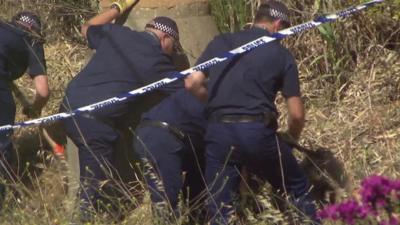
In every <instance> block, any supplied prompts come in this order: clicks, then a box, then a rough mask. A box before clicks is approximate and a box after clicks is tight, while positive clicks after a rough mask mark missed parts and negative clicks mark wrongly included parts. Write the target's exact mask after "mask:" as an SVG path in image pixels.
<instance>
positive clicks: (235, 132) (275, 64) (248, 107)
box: [185, 0, 316, 224]
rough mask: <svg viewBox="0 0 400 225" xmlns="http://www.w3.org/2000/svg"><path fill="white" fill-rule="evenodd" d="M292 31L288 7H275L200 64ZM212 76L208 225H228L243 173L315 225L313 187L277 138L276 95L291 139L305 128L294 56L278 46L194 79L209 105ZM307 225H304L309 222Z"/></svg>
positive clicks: (219, 41) (218, 43)
mask: <svg viewBox="0 0 400 225" xmlns="http://www.w3.org/2000/svg"><path fill="white" fill-rule="evenodd" d="M287 26H289V12H288V9H287V8H286V6H285V5H284V4H283V3H281V2H278V1H275V0H270V1H267V3H266V4H263V5H262V6H260V8H259V9H258V11H257V13H256V16H255V19H254V25H253V27H252V28H250V29H247V30H244V31H239V32H236V33H233V34H222V35H220V36H218V37H216V38H215V39H214V40H213V41H212V42H210V44H209V45H208V47H207V48H206V50H205V51H204V53H203V54H202V56H201V57H200V59H199V62H204V61H205V60H207V59H210V58H212V57H215V56H221V55H223V54H224V53H225V52H227V51H229V50H231V49H233V48H235V47H238V46H240V45H243V44H245V43H247V42H250V41H252V40H255V39H257V38H259V37H262V36H269V35H271V33H273V32H277V31H278V30H280V29H281V28H284V27H287ZM207 76H208V77H209V83H208V84H207V85H208V99H207V106H206V107H207V116H208V121H209V124H208V128H207V132H206V136H205V141H206V180H207V184H208V185H209V190H210V192H211V196H210V198H209V199H208V210H209V213H210V215H211V224H230V223H231V222H232V219H233V218H232V215H234V214H235V213H234V207H233V206H234V199H235V195H237V192H238V187H239V183H240V169H241V168H242V167H243V166H246V167H247V168H248V169H249V171H250V172H251V173H253V174H255V175H258V176H259V177H260V178H263V179H264V180H267V181H268V182H269V183H270V184H271V185H272V186H273V187H274V188H275V189H277V190H279V191H280V192H281V193H283V195H284V196H285V197H288V199H289V200H290V201H291V203H292V204H293V205H294V206H296V207H297V208H298V210H299V212H300V213H299V214H300V217H303V218H304V216H302V215H306V216H307V217H309V218H310V219H311V221H313V222H316V221H315V205H314V203H313V201H312V197H311V196H310V195H309V194H308V192H309V188H310V185H309V182H308V180H307V178H306V176H305V174H304V173H303V171H302V170H301V169H300V167H299V165H298V163H297V161H296V159H295V157H294V156H293V154H292V149H291V148H290V147H289V146H288V145H287V144H285V143H284V142H283V141H282V140H281V139H280V138H279V137H278V136H277V133H276V130H277V121H276V117H277V116H276V115H277V109H276V106H275V104H274V101H275V97H276V94H277V92H278V91H281V93H282V94H283V96H284V97H285V98H286V103H287V109H288V117H289V120H288V132H287V133H288V135H291V136H292V137H294V138H295V139H298V138H299V136H300V133H301V131H302V129H303V126H304V108H303V103H302V101H301V94H300V88H299V78H298V70H297V66H296V63H295V60H294V58H293V56H292V55H291V54H290V52H289V51H288V50H287V49H286V48H284V47H283V46H282V45H281V44H280V43H279V41H273V42H270V43H268V44H265V45H264V46H260V47H258V48H256V49H254V50H252V51H251V52H248V53H246V54H243V55H241V56H238V57H235V58H233V59H231V60H228V61H227V62H224V63H221V64H219V65H216V66H214V67H212V68H210V69H209V70H206V71H204V72H197V73H195V74H192V75H191V76H189V77H188V78H187V79H186V80H185V82H186V86H187V88H188V89H189V90H191V91H192V92H193V93H194V94H195V95H198V97H200V98H204V96H203V95H204V93H206V92H205V91H204V89H205V88H206V87H205V86H204V80H205V78H206V77H207ZM304 220H306V218H304ZM304 223H305V222H304Z"/></svg>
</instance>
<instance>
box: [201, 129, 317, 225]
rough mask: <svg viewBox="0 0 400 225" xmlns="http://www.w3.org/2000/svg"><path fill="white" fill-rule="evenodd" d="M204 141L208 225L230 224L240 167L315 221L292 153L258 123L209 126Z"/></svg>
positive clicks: (269, 130)
mask: <svg viewBox="0 0 400 225" xmlns="http://www.w3.org/2000/svg"><path fill="white" fill-rule="evenodd" d="M205 141H206V180H207V185H208V188H209V190H210V192H211V196H210V197H209V199H208V203H207V207H208V211H209V212H208V213H209V215H210V216H211V224H229V223H230V219H231V216H232V215H233V214H234V207H233V205H234V200H235V197H236V196H237V193H238V191H239V190H238V189H239V184H240V180H241V177H240V169H241V167H242V166H246V168H248V169H249V171H250V173H253V174H255V175H258V176H259V177H260V178H262V179H263V180H267V181H268V182H269V183H270V184H271V185H272V186H273V187H274V188H275V189H277V190H280V192H284V191H286V193H287V194H288V195H289V196H290V197H291V198H290V199H291V201H292V203H293V205H294V206H296V207H297V208H298V209H299V210H300V211H301V212H302V213H304V214H305V215H307V216H309V217H311V218H312V219H315V206H314V204H313V203H312V199H311V197H310V196H309V194H308V189H309V184H308V180H307V178H306V177H305V175H304V173H303V172H302V170H301V169H300V167H299V165H298V163H297V161H296V159H295V158H294V156H293V154H292V149H291V148H290V147H289V146H288V145H286V144H285V143H283V142H282V141H278V142H277V139H276V131H275V130H274V129H271V128H267V127H266V126H265V125H264V124H263V123H258V122H254V123H253V122H251V123H210V124H209V126H208V129H207V133H206V137H205Z"/></svg>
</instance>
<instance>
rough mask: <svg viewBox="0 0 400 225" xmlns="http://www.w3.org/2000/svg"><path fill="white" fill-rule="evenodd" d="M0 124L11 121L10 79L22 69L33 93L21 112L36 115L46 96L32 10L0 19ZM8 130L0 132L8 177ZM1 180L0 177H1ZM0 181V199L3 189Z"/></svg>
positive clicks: (2, 169) (0, 172)
mask: <svg viewBox="0 0 400 225" xmlns="http://www.w3.org/2000/svg"><path fill="white" fill-rule="evenodd" d="M0 34H1V35H0V108H1V110H0V126H2V125H7V124H13V123H14V120H15V102H14V99H13V96H12V87H13V86H12V81H13V80H16V79H18V78H20V77H21V76H22V75H23V74H24V73H25V72H27V73H28V75H29V76H30V77H31V78H32V80H33V83H34V86H35V89H36V96H35V100H34V102H33V104H32V105H29V106H25V107H24V109H23V113H24V114H25V115H27V116H28V117H30V118H32V117H37V116H39V115H40V112H41V110H42V108H43V106H44V105H45V104H46V102H47V100H48V97H49V88H48V82H47V76H46V62H45V57H44V50H43V39H42V36H41V22H40V19H39V17H38V16H37V15H35V14H34V13H32V12H20V13H18V14H17V15H15V16H14V17H13V19H12V21H11V23H5V22H4V23H3V22H0ZM11 134H12V132H11V131H10V132H1V133H0V161H1V163H0V177H1V178H2V179H4V178H11V177H9V175H10V174H13V173H12V172H11V171H9V169H10V168H9V164H10V163H9V156H10V154H11V151H12V149H13V147H12V143H11V137H10V136H11ZM1 182H3V181H1ZM4 189H5V188H4V185H2V184H1V185H0V201H2V199H3V197H4V195H5V190H4ZM0 204H1V203H0Z"/></svg>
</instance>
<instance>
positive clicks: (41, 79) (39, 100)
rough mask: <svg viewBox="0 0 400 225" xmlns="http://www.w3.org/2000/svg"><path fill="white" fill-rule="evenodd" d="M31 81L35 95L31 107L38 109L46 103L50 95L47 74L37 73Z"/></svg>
mask: <svg viewBox="0 0 400 225" xmlns="http://www.w3.org/2000/svg"><path fill="white" fill-rule="evenodd" d="M33 83H34V85H35V89H36V96H35V100H34V102H33V104H32V107H33V108H34V109H36V110H38V111H40V110H41V109H42V108H43V107H44V105H46V103H47V100H48V99H49V95H50V91H49V83H48V79H47V76H46V75H37V76H35V77H34V78H33Z"/></svg>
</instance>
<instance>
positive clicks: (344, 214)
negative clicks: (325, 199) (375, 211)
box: [318, 199, 369, 224]
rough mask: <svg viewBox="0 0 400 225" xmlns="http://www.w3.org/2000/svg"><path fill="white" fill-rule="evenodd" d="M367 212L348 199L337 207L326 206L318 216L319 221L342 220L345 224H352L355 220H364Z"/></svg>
mask: <svg viewBox="0 0 400 225" xmlns="http://www.w3.org/2000/svg"><path fill="white" fill-rule="evenodd" d="M368 212H369V211H368V210H367V209H366V208H364V207H362V206H361V205H360V204H359V203H358V202H357V201H355V200H354V199H350V200H348V201H346V202H342V203H340V204H337V205H331V206H328V207H326V208H325V209H323V210H321V211H320V212H319V214H318V215H319V218H320V219H331V220H334V221H335V220H342V221H343V222H345V223H347V224H354V223H355V221H356V220H357V219H365V218H366V217H367V216H368Z"/></svg>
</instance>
